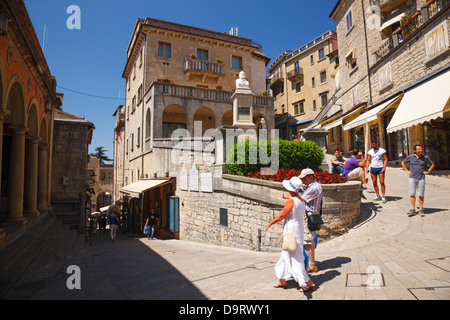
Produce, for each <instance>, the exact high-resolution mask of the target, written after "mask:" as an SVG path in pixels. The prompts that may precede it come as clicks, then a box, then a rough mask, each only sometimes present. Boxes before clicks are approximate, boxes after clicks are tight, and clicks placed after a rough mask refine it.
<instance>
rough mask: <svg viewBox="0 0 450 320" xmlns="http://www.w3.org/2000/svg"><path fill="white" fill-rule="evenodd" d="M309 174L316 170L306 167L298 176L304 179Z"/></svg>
mask: <svg viewBox="0 0 450 320" xmlns="http://www.w3.org/2000/svg"><path fill="white" fill-rule="evenodd" d="M309 175H314V171H313V170H311V169H309V168H306V169H303V170H302V172H301V173H300V175H299V176H298V177H299V178H300V179H303V178H304V177H306V176H309Z"/></svg>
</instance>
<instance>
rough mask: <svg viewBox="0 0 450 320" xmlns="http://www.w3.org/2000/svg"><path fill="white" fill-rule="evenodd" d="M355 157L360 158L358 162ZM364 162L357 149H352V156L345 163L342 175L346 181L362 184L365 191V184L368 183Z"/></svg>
mask: <svg viewBox="0 0 450 320" xmlns="http://www.w3.org/2000/svg"><path fill="white" fill-rule="evenodd" d="M356 157H360V158H361V161H359V160H358V159H357V158H356ZM365 167H366V161H365V160H364V155H363V153H362V152H360V151H359V150H358V149H353V154H352V156H351V157H350V158H349V159H348V160H347V161H346V162H345V165H344V172H343V173H342V175H343V176H344V177H345V178H346V179H347V180H360V181H361V182H362V184H363V185H362V188H363V189H367V182H368V181H369V179H368V178H366V175H365V170H364V169H365Z"/></svg>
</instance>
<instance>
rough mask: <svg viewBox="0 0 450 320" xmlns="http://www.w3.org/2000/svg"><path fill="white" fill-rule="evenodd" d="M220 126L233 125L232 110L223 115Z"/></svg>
mask: <svg viewBox="0 0 450 320" xmlns="http://www.w3.org/2000/svg"><path fill="white" fill-rule="evenodd" d="M222 125H223V126H232V125H233V110H228V111H227V112H225V113H224V114H223V117H222Z"/></svg>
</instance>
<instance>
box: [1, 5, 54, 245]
mask: <svg viewBox="0 0 450 320" xmlns="http://www.w3.org/2000/svg"><path fill="white" fill-rule="evenodd" d="M0 21H1V23H0V103H1V105H0V164H1V165H0V176H1V187H0V188H1V190H0V192H1V198H0V222H1V226H0V239H1V238H2V237H4V236H5V232H3V230H2V229H1V227H3V228H5V227H6V226H23V225H25V224H26V223H27V221H28V220H29V219H31V217H36V216H39V215H43V214H45V213H47V212H48V211H49V210H50V208H51V206H50V190H51V178H50V177H51V174H52V167H51V163H52V144H53V117H54V112H55V107H57V106H59V105H60V104H61V102H60V100H59V99H58V97H57V94H56V80H55V78H54V77H52V75H51V73H50V70H49V68H48V65H47V62H46V60H45V57H44V55H43V53H42V51H41V47H40V45H39V41H38V39H37V37H36V34H35V31H34V29H33V27H32V23H31V21H30V17H29V16H28V13H27V11H26V8H25V4H24V3H23V1H22V0H5V1H1V2H0Z"/></svg>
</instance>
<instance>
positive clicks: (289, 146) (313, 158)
mask: <svg viewBox="0 0 450 320" xmlns="http://www.w3.org/2000/svg"><path fill="white" fill-rule="evenodd" d="M264 147H266V148H267V149H266V150H267V157H268V158H269V159H271V158H272V154H271V152H272V144H271V141H267V142H266V141H261V142H260V141H250V140H246V141H245V142H244V141H243V142H239V143H237V144H235V145H234V147H233V148H231V149H230V150H229V151H228V153H227V160H226V163H227V165H226V167H227V170H228V173H229V174H234V175H240V176H246V175H247V173H249V172H255V171H260V170H261V168H268V167H270V166H271V164H272V163H270V162H267V159H266V161H264V158H262V159H261V158H260V152H259V149H260V148H264ZM244 148H245V153H244V152H243V150H244ZM274 149H275V150H274V152H275V154H274V155H273V158H274V164H275V165H277V164H278V166H277V167H279V168H289V169H304V168H311V169H313V170H317V169H318V168H319V167H320V165H321V163H322V161H323V159H324V154H323V151H322V149H320V148H319V146H317V144H316V143H315V142H313V141H303V142H299V141H287V140H282V139H280V140H278V150H276V149H277V148H276V147H274ZM238 150H239V152H238ZM263 154H264V153H263ZM244 155H245V158H244ZM233 156H234V157H233ZM251 159H253V161H250V160H251ZM255 160H256V161H255ZM261 160H262V161H261ZM252 162H254V163H252Z"/></svg>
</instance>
